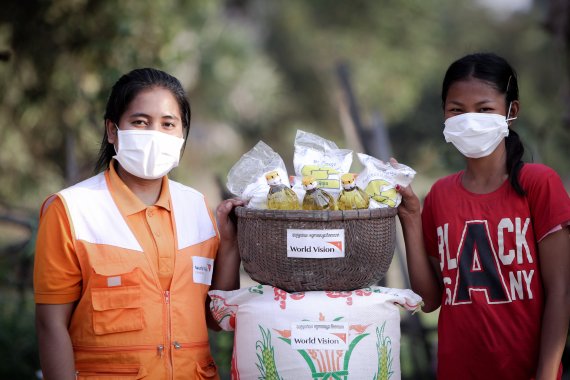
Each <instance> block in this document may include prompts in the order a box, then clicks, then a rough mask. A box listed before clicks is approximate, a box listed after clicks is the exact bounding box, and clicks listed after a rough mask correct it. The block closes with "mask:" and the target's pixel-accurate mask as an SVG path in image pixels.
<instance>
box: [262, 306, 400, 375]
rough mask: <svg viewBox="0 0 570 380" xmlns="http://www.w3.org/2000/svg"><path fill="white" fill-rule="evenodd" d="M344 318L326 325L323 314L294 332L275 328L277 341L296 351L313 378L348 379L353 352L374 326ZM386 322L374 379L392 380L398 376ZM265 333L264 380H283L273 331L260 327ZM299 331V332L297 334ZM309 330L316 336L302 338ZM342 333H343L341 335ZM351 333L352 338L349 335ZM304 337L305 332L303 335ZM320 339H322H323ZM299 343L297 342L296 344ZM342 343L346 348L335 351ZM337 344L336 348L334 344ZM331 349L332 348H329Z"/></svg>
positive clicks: (295, 326)
mask: <svg viewBox="0 0 570 380" xmlns="http://www.w3.org/2000/svg"><path fill="white" fill-rule="evenodd" d="M342 319H343V318H342V317H337V318H335V319H334V320H333V321H330V322H325V321H324V320H325V316H324V315H323V314H322V313H320V314H319V321H318V322H317V321H315V322H308V321H303V322H298V323H294V324H293V325H292V329H291V330H278V329H273V331H274V332H275V333H276V334H277V338H278V339H279V340H281V341H283V342H285V343H287V344H288V345H289V346H290V347H291V348H293V349H294V350H296V351H297V352H298V353H299V354H300V356H301V358H302V359H304V361H305V362H306V364H307V367H308V368H309V370H310V371H311V375H312V376H311V377H312V378H313V379H315V380H325V379H346V378H347V376H349V375H350V373H349V364H350V359H351V357H352V352H353V350H354V349H355V347H356V346H357V345H358V343H360V342H361V341H362V340H363V339H364V338H366V337H367V336H369V335H371V334H370V332H367V331H366V330H367V328H368V327H369V326H370V325H365V326H363V325H355V326H353V325H350V324H349V323H347V322H342ZM385 324H386V322H384V323H383V324H382V325H381V326H377V327H376V348H377V355H378V356H377V365H378V366H377V372H376V375H375V377H374V379H377V380H388V379H389V378H390V377H391V375H392V374H393V373H394V372H393V370H392V361H393V354H392V347H391V340H390V338H389V337H386V336H385V335H384V327H385ZM258 327H259V330H260V332H261V337H260V339H259V340H258V341H257V342H256V348H257V351H256V353H257V358H258V363H257V368H258V370H259V371H260V375H261V377H260V378H262V379H281V377H280V376H279V368H278V367H277V363H276V361H275V350H276V347H275V346H274V345H273V339H272V335H271V329H269V328H264V327H263V326H261V325H258ZM295 330H297V331H295ZM303 330H305V331H306V330H309V331H311V332H312V333H315V334H314V336H313V337H310V338H309V337H304V338H300V337H299V334H298V333H299V332H302V331H303ZM318 330H328V332H329V333H330V335H332V336H333V338H331V337H326V336H325V335H323V333H322V332H318ZM341 331H342V332H341ZM349 331H350V332H351V334H350V335H349V334H348V332H349ZM301 335H304V333H301ZM319 336H320V337H319ZM295 340H296V341H297V342H295ZM339 342H342V345H343V346H344V347H343V348H340V347H337V348H334V347H333V346H334V345H337V344H339ZM331 343H333V344H332V345H330V344H331ZM327 346H328V347H327Z"/></svg>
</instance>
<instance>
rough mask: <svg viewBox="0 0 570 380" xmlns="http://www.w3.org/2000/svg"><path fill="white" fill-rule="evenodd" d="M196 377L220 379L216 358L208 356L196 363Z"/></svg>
mask: <svg viewBox="0 0 570 380" xmlns="http://www.w3.org/2000/svg"><path fill="white" fill-rule="evenodd" d="M196 379H204V380H206V379H219V377H218V367H217V366H216V362H214V359H212V358H208V359H206V360H202V361H201V362H198V363H197V364H196Z"/></svg>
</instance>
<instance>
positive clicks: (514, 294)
mask: <svg viewBox="0 0 570 380" xmlns="http://www.w3.org/2000/svg"><path fill="white" fill-rule="evenodd" d="M533 275H534V269H533V270H531V271H530V272H528V273H527V271H526V270H519V271H516V272H510V273H509V281H510V283H511V299H512V300H513V301H514V300H516V299H517V298H518V299H520V300H522V299H524V298H525V297H524V291H523V290H524V289H523V281H524V285H526V292H527V295H528V299H533V298H534V297H533V294H532V290H531V289H530V283H531V281H532V276H533ZM515 276H516V277H515Z"/></svg>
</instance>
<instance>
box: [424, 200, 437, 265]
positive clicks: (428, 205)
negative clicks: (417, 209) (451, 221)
mask: <svg viewBox="0 0 570 380" xmlns="http://www.w3.org/2000/svg"><path fill="white" fill-rule="evenodd" d="M432 197H433V194H432V192H431V191H430V192H429V193H428V194H427V196H426V198H425V200H424V204H423V208H422V230H423V234H424V245H425V248H426V252H427V254H428V255H429V256H432V257H435V258H437V259H439V252H438V250H437V233H436V231H435V224H434V222H433V207H432Z"/></svg>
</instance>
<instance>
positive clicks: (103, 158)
mask: <svg viewBox="0 0 570 380" xmlns="http://www.w3.org/2000/svg"><path fill="white" fill-rule="evenodd" d="M155 87H159V88H164V89H166V90H169V91H170V92H171V93H172V95H173V96H174V98H175V99H176V101H177V102H178V106H179V107H180V117H181V118H182V130H183V134H184V146H186V140H188V133H189V132H190V103H189V102H188V99H187V98H186V93H185V92H184V88H182V85H181V84H180V82H179V81H178V79H176V78H175V77H173V76H172V75H170V74H167V73H165V72H164V71H160V70H157V69H151V68H144V69H135V70H133V71H131V72H129V73H127V74H125V75H123V76H122V77H121V78H119V80H118V81H117V82H116V83H115V84H114V85H113V88H112V89H111V94H110V95H109V100H107V107H106V109H105V116H104V120H105V126H106V124H107V120H111V121H112V122H113V123H115V124H119V119H120V118H121V116H122V115H123V112H125V110H126V109H127V107H128V106H129V104H130V103H131V102H132V101H133V99H134V98H135V97H136V96H137V95H138V94H139V93H140V92H142V91H144V90H148V89H151V88H155ZM107 137H108V136H107V128H106V127H105V132H104V134H103V141H101V148H100V149H99V157H98V158H97V163H96V164H95V173H99V172H100V171H102V170H105V169H107V168H108V167H109V163H110V162H111V158H113V156H114V155H115V148H114V147H113V144H110V143H109V142H108V141H107Z"/></svg>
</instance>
